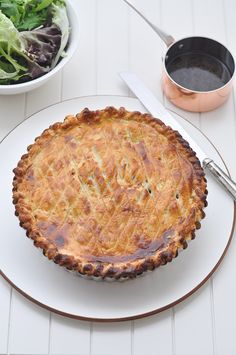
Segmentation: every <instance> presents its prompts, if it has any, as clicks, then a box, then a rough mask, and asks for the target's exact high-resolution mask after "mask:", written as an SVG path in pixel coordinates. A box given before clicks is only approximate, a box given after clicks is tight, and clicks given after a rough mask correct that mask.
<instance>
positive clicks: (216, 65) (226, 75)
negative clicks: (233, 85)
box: [167, 52, 231, 91]
mask: <svg viewBox="0 0 236 355" xmlns="http://www.w3.org/2000/svg"><path fill="white" fill-rule="evenodd" d="M167 71H168V73H169V75H170V76H171V78H172V79H173V80H174V81H175V82H176V83H178V84H179V85H181V86H183V87H185V88H186V89H190V90H193V91H211V90H216V89H218V88H220V87H222V86H224V85H225V84H226V83H227V82H228V81H229V80H230V78H231V74H230V71H229V69H228V68H227V67H226V65H225V64H223V63H222V62H221V61H220V60H218V59H216V58H214V57H212V56H210V55H207V54H203V53H199V52H196V53H186V54H183V55H180V56H178V57H176V58H174V59H173V60H172V61H171V62H170V63H169V64H168V65H167Z"/></svg>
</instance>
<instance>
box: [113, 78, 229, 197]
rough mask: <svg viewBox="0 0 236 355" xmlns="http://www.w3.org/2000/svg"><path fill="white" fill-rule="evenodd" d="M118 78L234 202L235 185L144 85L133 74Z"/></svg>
mask: <svg viewBox="0 0 236 355" xmlns="http://www.w3.org/2000/svg"><path fill="white" fill-rule="evenodd" d="M119 74H120V77H121V78H122V79H123V81H124V82H125V83H126V85H127V86H128V87H129V88H130V90H131V91H132V92H133V93H134V94H135V96H136V97H137V98H138V99H139V100H140V102H141V103H142V104H143V105H144V107H145V108H146V109H147V110H148V112H150V113H151V115H152V116H153V117H157V118H160V119H161V120H162V121H163V122H164V123H165V124H166V125H168V126H170V127H171V128H172V129H174V130H177V131H178V132H179V133H180V134H181V135H182V137H183V138H184V139H185V140H186V141H187V142H188V143H189V145H190V147H191V148H192V149H193V150H194V151H195V152H196V154H197V157H198V159H199V160H200V163H201V164H202V166H203V168H204V169H205V170H207V171H209V172H210V173H211V174H212V175H213V177H214V178H215V179H216V180H217V181H218V182H219V183H220V184H221V186H222V187H223V188H224V189H225V190H226V191H227V192H229V193H230V194H231V196H232V197H233V199H234V200H235V201H236V183H235V182H234V181H233V180H232V179H231V178H230V177H229V176H228V175H227V174H225V172H224V171H223V170H222V169H221V168H220V167H219V166H218V165H217V164H216V163H215V162H214V161H213V159H211V158H210V157H208V155H207V154H206V153H205V152H204V151H203V149H202V148H201V147H200V146H199V145H198V144H197V142H196V141H195V140H194V139H193V138H192V137H191V136H190V135H189V134H188V133H187V131H185V129H184V128H183V127H182V126H181V124H179V123H178V122H177V121H176V119H175V118H174V117H173V116H172V115H171V114H170V112H169V111H167V109H166V108H165V107H164V106H163V105H162V103H161V102H159V101H158V100H157V98H156V97H155V96H154V95H153V93H152V92H151V91H150V90H149V89H148V88H147V87H146V86H145V85H144V83H143V82H142V81H141V80H140V79H139V78H138V77H137V76H136V74H134V73H130V72H121V73H119Z"/></svg>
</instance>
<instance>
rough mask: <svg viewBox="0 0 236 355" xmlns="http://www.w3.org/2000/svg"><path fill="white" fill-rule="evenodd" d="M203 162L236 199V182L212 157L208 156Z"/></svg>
mask: <svg viewBox="0 0 236 355" xmlns="http://www.w3.org/2000/svg"><path fill="white" fill-rule="evenodd" d="M202 164H203V167H204V168H206V169H207V170H208V171H209V172H210V173H211V174H212V175H213V176H214V177H215V179H216V180H217V181H218V182H219V183H220V184H221V185H222V186H223V187H224V188H225V190H227V191H228V192H229V193H230V194H231V195H232V196H233V198H234V200H235V201H236V183H235V182H234V181H233V180H232V179H231V178H230V177H229V176H228V175H226V174H225V172H224V171H223V170H222V169H221V168H220V167H219V166H218V165H217V164H216V163H214V161H213V160H212V159H209V158H206V159H204V160H203V162H202Z"/></svg>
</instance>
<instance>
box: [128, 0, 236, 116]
mask: <svg viewBox="0 0 236 355" xmlns="http://www.w3.org/2000/svg"><path fill="white" fill-rule="evenodd" d="M123 1H124V2H125V3H127V4H128V5H129V6H130V7H132V9H133V10H135V11H136V12H137V13H138V14H139V15H140V16H141V17H142V18H143V19H144V20H145V21H146V22H147V23H148V24H149V25H150V26H151V27H152V29H153V30H154V31H155V32H156V33H157V34H158V35H159V37H160V38H161V39H162V40H163V41H164V42H165V44H166V45H167V50H166V53H165V54H164V57H163V58H164V59H163V77H162V83H163V91H164V93H165V95H166V97H167V98H168V99H169V100H170V101H171V102H172V103H173V104H175V105H176V106H178V107H180V108H182V109H184V110H188V111H194V112H206V111H210V110H213V109H215V108H216V107H218V106H220V105H222V104H223V103H224V102H225V101H226V100H227V99H228V97H229V94H230V91H231V88H232V81H233V76H234V72H235V62H234V58H233V56H232V54H231V53H230V51H229V50H228V49H227V48H226V47H225V46H224V45H223V44H221V43H219V42H218V41H215V40H213V39H211V38H206V37H200V36H195V37H186V38H183V39H180V40H178V41H175V40H174V38H173V37H172V36H171V35H169V34H167V33H165V32H164V31H162V30H161V29H159V28H158V27H156V26H155V25H154V24H153V23H151V22H150V21H149V20H148V19H147V18H146V17H145V16H144V15H143V14H142V13H141V12H140V11H139V10H138V9H136V8H135V7H134V5H133V4H131V3H130V2H129V1H127V0H123Z"/></svg>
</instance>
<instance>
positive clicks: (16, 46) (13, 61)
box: [0, 0, 69, 84]
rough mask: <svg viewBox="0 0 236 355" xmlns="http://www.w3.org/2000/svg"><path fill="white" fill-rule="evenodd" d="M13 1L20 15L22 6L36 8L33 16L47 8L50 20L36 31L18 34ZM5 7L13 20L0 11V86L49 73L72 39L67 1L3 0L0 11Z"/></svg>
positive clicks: (0, 3)
mask: <svg viewBox="0 0 236 355" xmlns="http://www.w3.org/2000/svg"><path fill="white" fill-rule="evenodd" d="M12 2H14V3H15V5H16V4H17V6H18V7H17V9H18V10H17V11H19V12H20V11H21V13H23V12H22V8H21V6H23V5H24V6H25V8H26V6H29V5H31V6H32V5H34V6H35V7H34V11H33V12H32V14H33V13H34V12H35V13H37V12H38V13H40V12H42V11H44V10H45V9H47V11H48V13H49V12H50V21H49V20H48V19H47V23H46V24H44V25H42V24H41V25H40V26H39V27H38V28H35V29H33V30H27V31H19V30H18V29H17V28H16V26H15V25H14V22H13V21H12V18H14V19H15V21H16V18H17V16H16V9H15V7H11V6H10V5H11V3H12ZM3 5H4V6H5V13H8V15H9V16H10V18H8V17H7V16H6V15H5V14H4V13H3V12H2V11H1V10H0V84H9V83H15V82H24V81H28V80H31V79H34V78H37V77H39V76H41V75H43V74H45V73H47V72H48V71H50V70H51V69H52V68H53V67H55V65H56V64H57V63H58V61H59V60H60V59H61V57H62V56H63V55H65V52H64V51H65V48H66V45H67V43H68V39H69V21H68V17H67V11H66V6H65V2H64V0H42V1H39V0H14V1H12V0H0V8H3V7H4V6H3ZM7 5H8V6H7ZM36 5H37V6H36ZM19 9H21V10H19ZM14 11H15V12H14ZM21 16H23V15H22V14H21ZM29 18H30V17H28V20H29ZM18 19H19V18H18Z"/></svg>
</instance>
